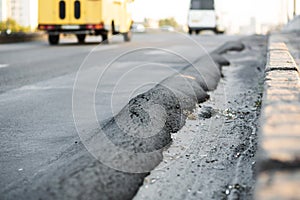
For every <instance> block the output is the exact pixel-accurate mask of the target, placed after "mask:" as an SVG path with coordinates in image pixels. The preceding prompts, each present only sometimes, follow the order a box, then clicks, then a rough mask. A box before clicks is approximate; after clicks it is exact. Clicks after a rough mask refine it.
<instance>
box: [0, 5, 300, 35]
mask: <svg viewBox="0 0 300 200" xmlns="http://www.w3.org/2000/svg"><path fill="white" fill-rule="evenodd" d="M189 5H190V0H176V1H174V0H135V1H134V2H133V3H132V4H131V6H130V8H129V9H130V11H131V13H132V17H133V20H134V22H136V23H137V24H142V25H143V26H145V27H148V28H154V29H155V28H159V27H160V26H162V25H165V24H170V25H173V26H175V27H174V28H176V29H177V30H179V31H180V30H183V31H187V27H186V24H187V16H188V11H189ZM295 5H296V7H295V8H294V6H295ZM215 9H216V13H217V17H219V18H221V19H222V23H224V24H226V33H228V34H237V33H238V34H253V33H258V34H264V33H267V32H268V31H270V30H274V29H277V28H279V27H281V26H282V25H283V24H286V23H287V22H288V21H289V20H291V19H292V18H293V16H294V15H295V14H299V13H300V1H299V0H216V1H215ZM0 22H1V24H0V26H1V30H2V31H3V30H4V29H6V26H7V25H8V24H9V25H10V27H11V28H10V29H11V31H25V32H27V31H35V30H36V29H37V26H38V0H0ZM141 28H142V27H141ZM142 29H143V28H142Z"/></svg>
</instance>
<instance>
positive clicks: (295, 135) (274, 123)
mask: <svg viewBox="0 0 300 200" xmlns="http://www.w3.org/2000/svg"><path fill="white" fill-rule="evenodd" d="M284 41H285V40H284V37H283V35H281V34H278V35H271V37H270V39H269V48H268V59H267V60H268V62H267V66H266V72H265V85H264V98H263V102H262V116H261V127H260V134H261V135H260V137H261V138H260V150H259V156H258V170H259V174H258V178H257V184H256V198H255V199H264V200H273V199H300V191H299V185H300V123H299V120H300V75H299V72H300V71H299V67H298V66H297V64H296V62H295V60H294V59H293V57H292V56H291V53H290V52H289V49H288V47H287V44H286V43H285V42H284Z"/></svg>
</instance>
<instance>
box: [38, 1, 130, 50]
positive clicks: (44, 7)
mask: <svg viewBox="0 0 300 200" xmlns="http://www.w3.org/2000/svg"><path fill="white" fill-rule="evenodd" d="M133 1H134V0H39V4H38V22H39V25H38V29H39V30H44V31H46V32H47V33H48V41H49V43H50V44H51V45H55V44H58V43H59V36H60V34H75V35H76V36H77V39H78V42H79V43H83V42H84V40H85V37H86V35H100V36H101V37H102V41H103V42H106V43H107V42H108V36H109V35H110V34H113V35H114V34H123V36H124V41H126V42H128V41H130V40H131V26H132V19H131V14H130V13H129V12H128V7H129V4H130V3H132V2H133Z"/></svg>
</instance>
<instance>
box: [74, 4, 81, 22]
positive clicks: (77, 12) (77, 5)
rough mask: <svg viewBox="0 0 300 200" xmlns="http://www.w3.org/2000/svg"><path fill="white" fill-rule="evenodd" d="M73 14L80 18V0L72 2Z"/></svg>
mask: <svg viewBox="0 0 300 200" xmlns="http://www.w3.org/2000/svg"><path fill="white" fill-rule="evenodd" d="M74 9H75V10H74V16H75V18H76V19H79V18H80V1H75V2H74Z"/></svg>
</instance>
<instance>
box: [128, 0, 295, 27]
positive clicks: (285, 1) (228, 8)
mask: <svg viewBox="0 0 300 200" xmlns="http://www.w3.org/2000/svg"><path fill="white" fill-rule="evenodd" d="M215 1H216V8H217V11H218V12H219V13H220V14H221V15H223V16H226V17H227V18H228V20H230V21H232V22H233V23H236V24H237V25H247V24H249V23H250V19H251V17H256V19H257V20H258V21H259V22H260V23H280V22H283V21H285V20H286V19H287V12H286V11H287V10H288V8H289V10H290V13H292V9H291V8H292V2H293V0H215ZM297 1H298V2H299V3H298V6H297V8H298V13H299V12H300V0H297ZM189 2H190V0H135V2H134V3H133V5H132V8H133V9H132V10H133V11H132V12H133V19H134V21H143V19H144V18H154V19H160V18H167V17H175V18H176V20H177V21H178V22H179V23H180V24H185V23H186V20H187V12H188V8H189Z"/></svg>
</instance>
